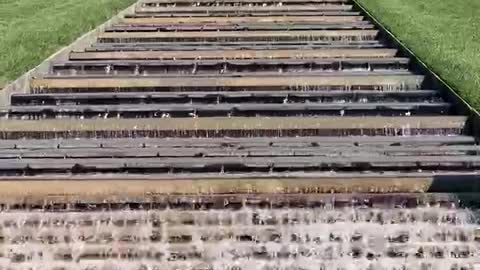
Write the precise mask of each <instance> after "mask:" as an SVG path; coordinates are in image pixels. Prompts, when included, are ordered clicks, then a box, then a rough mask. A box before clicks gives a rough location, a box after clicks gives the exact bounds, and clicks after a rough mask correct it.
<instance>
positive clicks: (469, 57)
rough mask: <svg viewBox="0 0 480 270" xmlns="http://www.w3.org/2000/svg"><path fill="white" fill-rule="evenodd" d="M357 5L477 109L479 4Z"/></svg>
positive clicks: (372, 0) (427, 0)
mask: <svg viewBox="0 0 480 270" xmlns="http://www.w3.org/2000/svg"><path fill="white" fill-rule="evenodd" d="M358 1H359V2H360V3H361V4H363V5H364V6H365V7H366V8H367V9H368V10H369V11H370V12H371V13H372V14H373V15H374V16H375V17H376V18H377V19H378V20H379V21H380V22H382V23H383V24H384V25H385V26H386V27H387V28H388V29H389V30H391V31H392V32H393V33H394V34H395V35H396V36H397V37H398V38H399V39H400V40H401V41H402V42H404V43H405V44H406V45H407V46H408V47H409V48H410V49H412V50H413V51H414V52H415V53H416V54H417V55H418V56H419V57H420V58H421V59H422V60H423V61H425V62H426V63H427V65H428V66H429V67H430V68H432V69H433V70H434V71H435V72H436V73H437V74H439V75H440V76H441V77H442V78H443V79H444V80H446V81H447V83H448V84H450V85H451V86H452V87H453V88H454V89H456V91H457V92H458V93H459V94H460V95H461V96H462V97H463V98H465V99H466V100H467V101H468V102H469V103H470V104H471V105H472V106H474V107H475V108H477V109H480V30H479V29H480V1H478V0H460V1H446V0H358Z"/></svg>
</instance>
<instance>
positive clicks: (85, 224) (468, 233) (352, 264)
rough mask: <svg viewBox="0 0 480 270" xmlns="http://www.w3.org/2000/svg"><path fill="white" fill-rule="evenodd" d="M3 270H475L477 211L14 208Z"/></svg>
mask: <svg viewBox="0 0 480 270" xmlns="http://www.w3.org/2000/svg"><path fill="white" fill-rule="evenodd" d="M0 225H1V236H2V249H1V250H0V254H1V256H2V258H1V260H0V266H1V269H15V270H17V269H32V270H33V269H34V270H40V269H132V270H133V269H168V270H170V269H185V270H187V269H195V270H197V269H198V270H199V269H202V270H203V269H213V270H220V269H238V270H240V269H243V270H246V269H248V270H253V269H259V270H260V269H262V270H264V269H265V270H266V269H285V270H286V269H299V270H300V269H302V270H314V269H316V270H318V269H345V270H346V269H368V270H373V269H408V270H413V269H419V270H420V269H421V270H424V269H425V270H426V269H432V270H433V269H435V270H437V269H438V270H441V269H448V270H450V269H475V268H474V267H475V265H476V264H477V263H480V259H479V251H480V249H479V248H480V242H478V240H479V238H478V237H479V235H477V226H476V224H475V220H474V216H473V215H472V213H471V212H469V211H468V210H464V209H446V208H440V207H423V208H415V209H408V208H399V209H381V208H362V207H359V208H356V207H347V208H338V209H333V208H328V207H322V208H289V209H281V208H280V209H260V208H249V207H243V208H241V209H239V210H178V209H168V208H167V209H163V210H160V209H158V210H154V209H153V210H123V211H92V212H74V211H63V212H42V211H33V210H32V211H5V212H3V213H2V214H1V215H0Z"/></svg>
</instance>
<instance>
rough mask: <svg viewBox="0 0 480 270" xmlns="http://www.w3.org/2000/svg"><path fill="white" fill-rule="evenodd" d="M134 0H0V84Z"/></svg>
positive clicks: (38, 61) (34, 64)
mask: <svg viewBox="0 0 480 270" xmlns="http://www.w3.org/2000/svg"><path fill="white" fill-rule="evenodd" d="M134 2H135V0H0V86H1V85H2V84H5V83H6V82H8V81H11V80H14V79H16V78H17V77H18V76H20V75H21V74H23V73H24V72H26V71H28V70H29V69H31V68H33V67H35V66H36V65H38V64H40V63H41V62H42V61H43V60H44V59H45V58H47V57H48V56H50V55H51V54H53V53H54V52H56V51H57V50H58V49H60V48H62V47H64V46H66V45H68V44H70V43H71V42H72V41H73V40H75V39H76V38H78V37H79V36H81V35H82V34H83V33H85V32H88V31H90V30H92V29H94V28H95V27H96V26H97V25H100V24H101V23H103V22H104V21H106V20H107V19H109V18H110V17H112V16H113V15H114V14H116V13H118V12H119V11H121V10H122V9H124V8H126V7H128V6H129V5H130V4H132V3H134Z"/></svg>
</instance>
